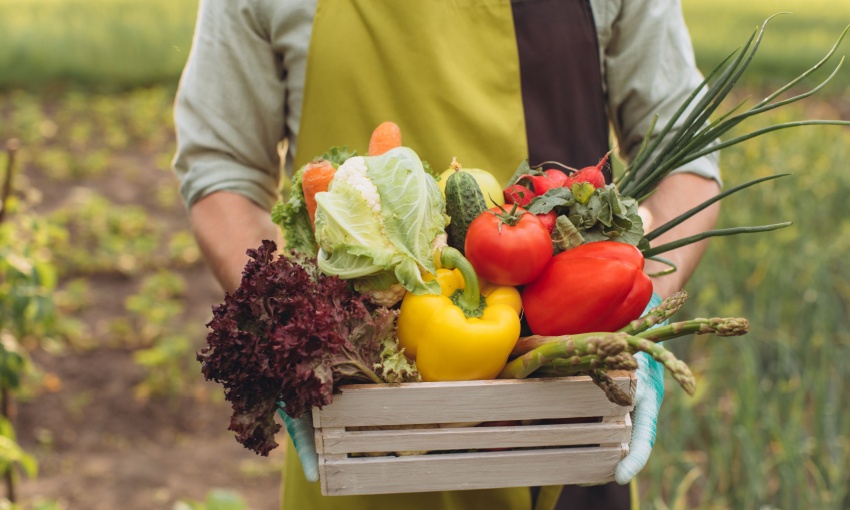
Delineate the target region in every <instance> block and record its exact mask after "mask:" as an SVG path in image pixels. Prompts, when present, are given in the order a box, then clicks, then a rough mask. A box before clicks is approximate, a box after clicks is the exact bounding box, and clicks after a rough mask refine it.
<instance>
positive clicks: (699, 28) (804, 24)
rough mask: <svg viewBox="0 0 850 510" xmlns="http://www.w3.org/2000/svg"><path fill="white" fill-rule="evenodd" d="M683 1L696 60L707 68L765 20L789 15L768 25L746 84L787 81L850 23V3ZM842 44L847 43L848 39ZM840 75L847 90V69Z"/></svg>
mask: <svg viewBox="0 0 850 510" xmlns="http://www.w3.org/2000/svg"><path fill="white" fill-rule="evenodd" d="M682 4H683V9H684V12H685V19H686V21H687V22H688V28H689V30H690V32H691V38H692V40H693V44H694V51H695V53H696V57H697V63H698V65H699V66H700V68H701V69H703V71H705V72H708V71H710V70H711V69H713V68H714V67H715V66H716V65H717V64H718V63H720V62H721V61H722V60H723V59H724V58H725V57H726V56H728V55H729V54H730V53H732V52H733V51H735V50H736V49H738V48H739V47H740V46H741V45H742V44H743V43H744V42H745V41H746V39H747V37H748V36H749V35H750V34H751V33H753V31H754V30H755V29H756V28H757V27H758V26H760V25H761V24H762V23H763V22H764V20H765V19H767V18H768V17H770V16H772V15H774V14H777V13H787V14H782V15H780V16H776V17H775V18H774V19H773V20H772V21H771V22H770V23H769V24H768V32H767V34H766V35H765V38H764V40H763V42H762V45H761V47H760V49H759V52H758V56H757V57H756V59H755V60H754V61H753V63H752V65H751V67H750V71H749V72H748V74H747V75H746V76H745V78H744V79H745V81H746V82H747V83H749V84H750V85H765V84H775V83H776V82H778V81H783V82H785V81H788V80H789V79H791V78H793V77H794V76H796V75H797V74H799V73H800V72H801V71H803V70H805V69H806V68H808V67H809V65H810V64H813V63H814V62H817V61H818V60H820V58H821V57H822V56H823V55H824V54H825V53H826V51H827V50H828V49H829V48H830V47H831V46H832V45H833V43H834V42H835V40H836V39H837V37H838V35H839V34H840V33H841V31H842V30H843V29H844V28H845V27H846V26H848V25H850V2H841V1H834V0H750V1H747V2H742V1H739V0H684V1H683V2H682ZM844 47H845V48H848V47H850V46H848V44H847V42H846V41H845V45H844ZM845 53H846V50H845V51H839V54H841V55H843V54H845ZM842 76H843V78H844V82H845V83H844V85H843V87H842V88H846V87H847V82H848V81H850V80H849V79H848V77H850V70H844V71H843V72H842ZM836 81H838V80H836Z"/></svg>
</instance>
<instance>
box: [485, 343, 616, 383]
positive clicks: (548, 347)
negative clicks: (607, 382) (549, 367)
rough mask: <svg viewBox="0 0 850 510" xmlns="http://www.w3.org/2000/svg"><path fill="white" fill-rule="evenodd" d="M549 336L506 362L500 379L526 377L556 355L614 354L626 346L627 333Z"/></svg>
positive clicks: (564, 356) (606, 355) (561, 356)
mask: <svg viewBox="0 0 850 510" xmlns="http://www.w3.org/2000/svg"><path fill="white" fill-rule="evenodd" d="M540 338H541V339H547V341H545V342H544V343H542V344H541V345H538V346H537V347H534V348H532V349H531V350H529V351H527V352H525V353H524V354H523V355H521V356H520V357H518V358H516V359H514V360H512V361H509V362H508V364H507V365H505V368H504V370H502V373H501V374H499V378H500V379H523V378H525V377H528V376H529V375H530V374H531V373H532V372H534V371H535V370H537V369H538V368H540V367H541V366H543V365H546V364H548V363H550V362H551V361H552V360H554V359H565V358H572V357H574V356H579V357H580V356H587V355H596V356H597V357H599V358H603V359H604V358H607V357H608V356H614V355H615V354H618V353H620V352H623V351H624V350H625V349H626V346H627V343H626V338H628V335H626V334H625V333H583V334H581V335H564V336H561V337H540Z"/></svg>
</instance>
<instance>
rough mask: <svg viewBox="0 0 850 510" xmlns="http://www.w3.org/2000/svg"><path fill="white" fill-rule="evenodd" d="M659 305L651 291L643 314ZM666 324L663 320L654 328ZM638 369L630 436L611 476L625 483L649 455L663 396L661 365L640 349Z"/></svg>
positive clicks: (657, 299) (659, 299) (656, 296)
mask: <svg viewBox="0 0 850 510" xmlns="http://www.w3.org/2000/svg"><path fill="white" fill-rule="evenodd" d="M659 304H661V298H660V297H659V296H658V295H657V294H655V293H653V294H652V299H650V301H649V304H648V305H646V310H644V313H646V312H647V311H649V309H650V308H653V307H655V306H658V305H659ZM662 324H667V321H664V322H662V323H661V324H657V325H656V326H654V327H657V326H660V325H662ZM635 359H637V362H638V369H637V371H636V372H635V375H636V377H637V388H636V389H635V408H634V411H632V439H631V441H630V442H629V454H628V455H626V457H625V458H624V459H623V460H621V461H620V463H619V464H617V467H616V468H615V470H614V479H616V480H617V483H619V484H621V485H625V484H627V483H629V482H630V481H631V480H632V478H634V477H635V475H637V474H638V472H640V470H641V469H643V467H644V466H645V465H646V462H647V461H648V460H649V454H650V452H652V447H653V446H654V445H655V433H656V424H657V422H658V411H659V410H660V409H661V401H662V400H663V399H664V366H663V365H662V364H661V363H659V362H657V361H655V360H654V359H652V357H651V356H650V355H648V354H646V353H644V352H639V353H637V354H636V355H635Z"/></svg>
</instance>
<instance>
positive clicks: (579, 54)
mask: <svg viewBox="0 0 850 510" xmlns="http://www.w3.org/2000/svg"><path fill="white" fill-rule="evenodd" d="M511 6H512V8H513V18H514V30H515V32H516V39H517V47H518V49H519V68H520V77H521V80H522V103H523V109H524V111H525V127H526V137H527V139H528V151H529V163H530V164H531V165H533V166H534V165H537V164H540V163H542V162H544V161H558V162H560V163H564V164H566V165H569V166H572V167H574V168H582V167H585V166H589V165H595V164H596V163H598V162H599V160H600V159H601V157H602V156H603V155H604V154H605V153H606V152H608V147H609V145H608V117H607V114H606V102H605V94H604V90H603V87H602V73H601V67H600V61H599V40H598V38H597V35H596V24H595V23H594V20H593V12H592V11H591V8H590V3H589V1H588V0H571V1H562V0H513V1H512V2H511ZM553 168H558V167H553ZM606 172H607V174H606V180H607V181H608V182H610V181H611V175H610V170H609V169H607V168H606Z"/></svg>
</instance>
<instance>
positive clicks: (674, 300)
mask: <svg viewBox="0 0 850 510" xmlns="http://www.w3.org/2000/svg"><path fill="white" fill-rule="evenodd" d="M686 299H688V293H687V292H685V291H684V290H680V291H679V292H677V293H675V294H673V295H672V296H669V297H667V298H666V299H664V301H662V302H661V303H660V304H659V305H658V306H656V307H654V308H652V309H650V310H649V311H648V312H646V315H644V316H643V317H641V318H639V319H635V320H633V321H632V322H630V323H628V324H627V325H626V326H624V327H623V328H622V329H620V331H622V332H624V333H628V334H629V335H636V334H638V333H641V332H643V331H646V330H647V329H649V328H651V327H653V326H655V325H656V324H660V323H662V322H664V321H666V320H667V319H669V318H670V317H671V316H672V315H673V314H674V313H676V312H678V311H679V309H680V308H682V305H683V304H684V303H685V300H686Z"/></svg>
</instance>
